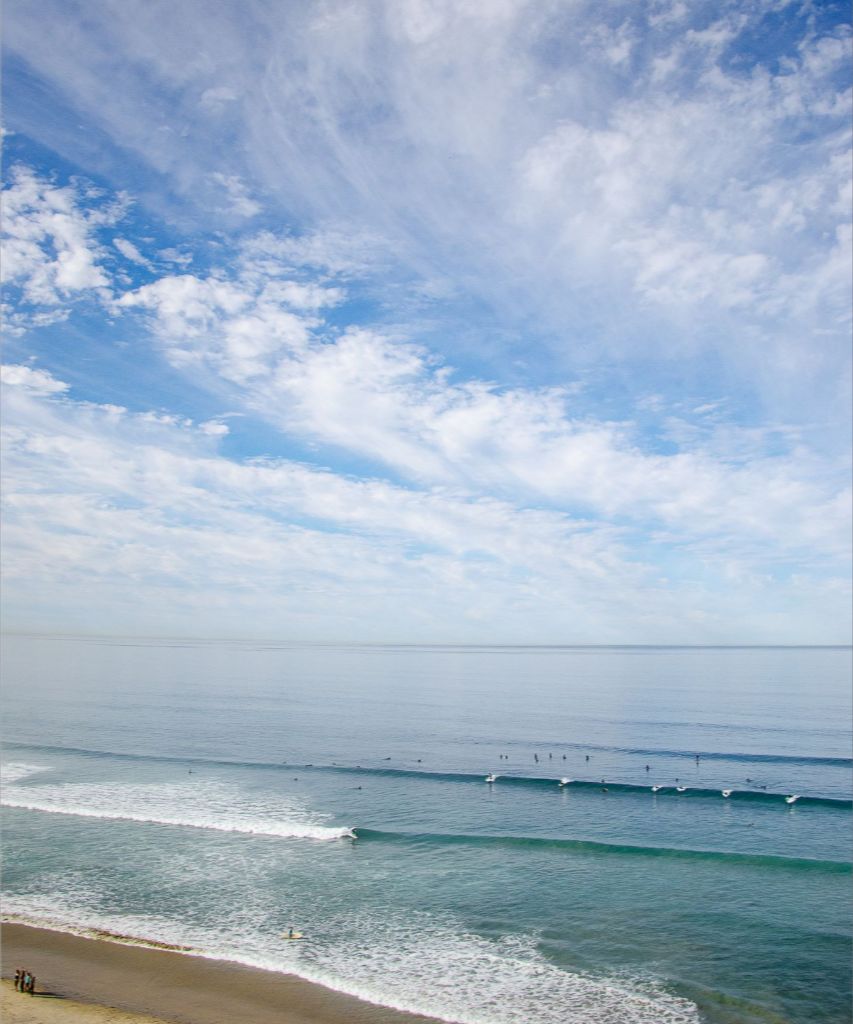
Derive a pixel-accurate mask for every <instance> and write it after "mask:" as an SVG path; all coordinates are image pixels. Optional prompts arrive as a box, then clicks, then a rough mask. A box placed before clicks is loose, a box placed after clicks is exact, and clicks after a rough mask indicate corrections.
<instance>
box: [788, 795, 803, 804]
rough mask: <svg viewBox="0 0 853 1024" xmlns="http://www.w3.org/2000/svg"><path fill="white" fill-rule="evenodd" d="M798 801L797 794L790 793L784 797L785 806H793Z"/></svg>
mask: <svg viewBox="0 0 853 1024" xmlns="http://www.w3.org/2000/svg"><path fill="white" fill-rule="evenodd" d="M799 799H800V794H799V793H792V794H791V795H790V796H786V797H785V803H786V804H795V803H796V802H797V801H798V800H799Z"/></svg>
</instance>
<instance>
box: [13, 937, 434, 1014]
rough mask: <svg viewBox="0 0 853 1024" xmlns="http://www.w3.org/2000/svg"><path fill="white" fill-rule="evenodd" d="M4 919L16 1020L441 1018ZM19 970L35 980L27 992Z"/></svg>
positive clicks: (272, 975) (236, 967)
mask: <svg viewBox="0 0 853 1024" xmlns="http://www.w3.org/2000/svg"><path fill="white" fill-rule="evenodd" d="M123 938H124V937H118V936H117V937H116V940H113V941H110V940H109V939H107V938H89V937H83V936H80V935H76V934H74V933H72V932H63V931H53V930H51V929H48V928H39V927H36V926H33V925H28V924H20V923H17V922H15V923H12V922H5V921H4V922H3V924H2V951H3V967H2V976H3V979H4V982H3V986H2V1008H3V1017H4V1019H5V1020H8V1021H9V1022H10V1024H17V1022H19V1021H20V1022H21V1024H24V1022H29V1021H32V1022H34V1024H41V1022H54V1021H55V1022H56V1024H66V1022H67V1024H107V1022H109V1024H224V1022H227V1021H240V1022H241V1024H438V1021H439V1018H436V1017H425V1016H421V1015H418V1014H413V1013H408V1012H405V1011H403V1010H395V1009H391V1008H390V1007H386V1006H381V1005H379V1004H376V1003H369V1002H366V1001H364V1000H361V999H358V998H357V997H355V996H351V995H347V994H345V993H343V992H338V991H336V990H335V989H331V988H326V987H324V986H323V985H320V984H317V983H316V982H312V981H306V980H305V979H304V978H299V977H297V976H296V975H293V974H280V973H278V972H275V971H267V970H262V969H261V968H257V967H247V966H245V965H243V964H238V963H234V962H233V961H226V960H212V959H209V958H207V957H205V956H201V955H198V954H194V953H190V952H187V951H180V950H176V949H171V948H169V949H163V948H158V947H156V946H154V945H151V946H148V945H141V944H130V942H132V940H131V939H130V938H129V937H128V940H127V942H125V941H121V940H122V939H123ZM18 967H22V968H25V969H27V970H29V971H31V972H32V973H33V974H34V975H35V977H36V984H37V990H36V995H35V996H32V997H31V996H29V995H26V994H22V993H18V992H16V991H15V990H14V989H13V988H12V984H11V980H10V979H12V978H13V977H14V974H15V970H16V968H18Z"/></svg>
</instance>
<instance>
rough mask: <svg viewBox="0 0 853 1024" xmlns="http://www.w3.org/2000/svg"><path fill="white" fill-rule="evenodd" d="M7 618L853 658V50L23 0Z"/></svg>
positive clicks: (775, 0)
mask: <svg viewBox="0 0 853 1024" xmlns="http://www.w3.org/2000/svg"><path fill="white" fill-rule="evenodd" d="M4 36H5V50H6V52H5V56H4V98H5V104H4V127H5V132H6V135H5V185H4V188H5V191H4V197H3V199H4V230H5V237H4V243H3V245H4V259H3V268H4V280H5V287H4V294H5V304H6V310H5V324H6V331H5V333H6V342H5V352H4V364H5V365H4V371H3V389H4V399H3V426H4V445H5V450H4V451H5V453H4V484H5V486H4V501H5V511H4V523H5V528H4V570H5V571H4V576H5V584H4V586H5V591H4V618H5V625H6V628H7V629H20V630H35V631H42V630H45V631H63V632H79V631H82V632H96V633H104V632H120V633H137V634H165V635H194V636H267V637H279V638H288V639H304V640H318V641H321V640H364V641H392V642H393V641H397V642H494V643H516V642H518V643H743V642H759V643H798V642H802V643H847V642H849V641H850V585H849V583H850V558H849V546H850V543H849V542H850V486H849V480H850V458H849V455H850V452H849V449H850V307H851V303H850V235H851V231H850V205H851V184H850V142H851V138H850V137H851V129H850V124H851V120H850V106H851V103H850V99H851V92H850V70H851V64H850V30H849V26H848V11H847V8H846V6H845V5H843V4H834V3H818V4H816V3H812V2H806V3H797V2H785V0H754V2H745V0H742V2H738V3H720V2H714V3H701V2H694V3H685V2H681V0H649V2H646V3H641V2H637V0H630V2H624V3H622V2H618V0H613V2H608V3H601V2H589V3H587V2H581V0H560V2H548V0H535V2H524V0H490V2H489V3H482V2H481V0H477V2H468V0H452V2H451V0H393V2H390V0H389V2H387V3H382V2H380V0H375V2H367V0H358V2H346V0H328V2H315V3H295V2H294V3H289V2H284V0H282V2H279V3H267V2H249V0H240V2H233V3H232V2H229V0H216V2H213V0H183V2H181V3H179V4H175V3H173V2H169V3H165V2H162V3H161V2H157V0H146V2H145V3H141V2H138V3H137V2H133V0H122V2H121V3H119V2H113V0H87V2H85V3H75V2H71V0H61V2H60V0H56V2H53V0H26V2H25V0H8V2H7V4H6V8H5V28H4Z"/></svg>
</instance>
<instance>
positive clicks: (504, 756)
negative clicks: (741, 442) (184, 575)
mask: <svg viewBox="0 0 853 1024" xmlns="http://www.w3.org/2000/svg"><path fill="white" fill-rule="evenodd" d="M2 679H3V707H4V736H5V740H6V742H5V744H4V750H3V771H2V774H3V788H2V804H3V807H2V816H3V839H4V862H5V867H4V875H3V899H4V910H5V913H6V915H7V916H10V917H13V918H15V919H18V920H23V921H27V922H32V923H38V924H42V925H47V926H50V927H55V928H61V929H65V930H69V931H76V932H79V933H83V934H91V933H96V934H97V933H103V932H107V933H111V934H113V935H121V936H125V937H127V938H129V939H134V940H137V941H143V942H145V941H147V942H165V943H171V944H175V945H179V946H185V947H190V948H191V949H193V950H194V951H196V952H198V953H200V954H202V955H207V956H213V957H220V958H227V959H232V960H237V961H240V962H243V963H247V964H252V965H256V966H260V967H264V968H269V969H273V970H281V971H288V972H292V973H295V974H298V975H301V976H303V977H305V978H308V979H311V980H315V981H319V982H322V983H323V984H326V985H329V986H331V987H333V988H336V989H339V990H341V991H345V992H349V993H352V994H354V995H358V996H361V997H362V998H365V999H368V1000H371V1001H373V1002H375V1003H380V1004H385V1005H389V1006H395V1007H399V1008H403V1009H409V1010H414V1011H419V1012H422V1013H427V1014H432V1015H434V1016H437V1017H440V1018H443V1019H445V1020H448V1021H459V1022H464V1024H511V1022H512V1024H515V1022H520V1021H524V1022H529V1024H599V1022H602V1024H603V1022H607V1024H628V1022H630V1024H666V1022H673V1024H674V1022H678V1024H682V1022H700V1021H705V1022H711V1024H753V1022H755V1024H759V1022H761V1024H768V1022H769V1024H807V1022H808V1024H830V1022H832V1024H841V1022H848V1021H849V1020H850V1008H851V991H850V956H851V909H850V908H851V865H850V860H851V736H850V722H851V707H850V699H851V694H850V679H851V652H850V650H849V649H846V648H844V649H842V648H809V649H804V648H784V649H782V648H772V649H770V648H738V649H734V648H704V649H699V648H690V649H685V648H569V647H566V648H557V647H554V648H515V647H504V648H494V647H493V648H485V647H483V648H462V647H381V646H366V647H358V646H328V647H320V646H299V645H275V644H266V645H264V644H257V643H211V642H208V643H205V642H197V643H194V642H180V643H179V642H168V641H150V642H144V641H130V640H127V641H123V640H100V641H99V640H92V639H76V638H58V637H54V638H47V637H41V638H36V637H8V638H6V639H5V641H4V651H3V666H2ZM646 766H648V770H647V767H646ZM489 774H495V775H497V776H498V777H497V779H496V780H495V781H494V782H492V783H488V782H486V781H485V778H486V776H487V775H489ZM561 779H568V780H571V781H569V782H567V783H565V784H563V785H561V784H560V780H561ZM653 786H655V787H660V788H659V789H658V790H657V791H656V792H653V790H652V787H653ZM723 790H731V794H730V795H729V796H728V797H724V796H723V795H722V791H723ZM795 795H796V796H797V797H798V799H796V800H795V801H793V802H787V801H786V799H785V798H786V797H791V796H795ZM290 927H294V928H296V929H298V930H299V931H300V932H302V933H304V936H305V938H304V939H303V940H302V941H298V942H291V941H287V940H286V939H284V938H283V933H284V932H286V930H287V929H288V928H290Z"/></svg>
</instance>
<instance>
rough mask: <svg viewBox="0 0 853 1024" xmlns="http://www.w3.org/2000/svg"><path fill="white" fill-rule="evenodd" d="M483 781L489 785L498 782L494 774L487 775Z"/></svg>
mask: <svg viewBox="0 0 853 1024" xmlns="http://www.w3.org/2000/svg"><path fill="white" fill-rule="evenodd" d="M485 781H486V782H488V783H489V784H490V785H491V783H493V782H497V781H498V777H497V775H494V774H491V775H487V776H486V780H485Z"/></svg>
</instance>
